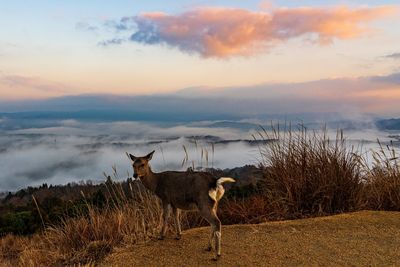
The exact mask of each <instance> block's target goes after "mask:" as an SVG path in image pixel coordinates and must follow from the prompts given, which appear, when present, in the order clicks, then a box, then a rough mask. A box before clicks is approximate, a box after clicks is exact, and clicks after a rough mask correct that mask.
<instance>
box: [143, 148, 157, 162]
mask: <svg viewBox="0 0 400 267" xmlns="http://www.w3.org/2000/svg"><path fill="white" fill-rule="evenodd" d="M154 152H155V151H154V150H153V151H151V152H150V153H149V154H147V155H146V156H145V158H146V159H147V160H151V159H152V158H153V154H154Z"/></svg>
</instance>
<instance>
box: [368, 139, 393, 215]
mask: <svg viewBox="0 0 400 267" xmlns="http://www.w3.org/2000/svg"><path fill="white" fill-rule="evenodd" d="M379 145H380V149H379V150H378V151H375V152H374V153H373V165H372V167H371V168H367V171H366V175H365V186H364V190H363V199H364V200H365V206H366V207H367V208H369V209H373V210H393V211H400V166H399V162H398V159H399V158H398V156H397V155H396V152H395V150H394V149H393V148H392V147H390V146H383V145H382V144H381V143H379Z"/></svg>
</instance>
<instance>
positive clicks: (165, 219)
mask: <svg viewBox="0 0 400 267" xmlns="http://www.w3.org/2000/svg"><path fill="white" fill-rule="evenodd" d="M162 206H163V212H162V221H161V232H160V237H159V238H158V239H160V240H163V239H164V238H165V233H166V232H167V223H168V217H169V205H168V203H164V202H163V203H162Z"/></svg>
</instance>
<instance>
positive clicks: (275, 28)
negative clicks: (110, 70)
mask: <svg viewBox="0 0 400 267" xmlns="http://www.w3.org/2000/svg"><path fill="white" fill-rule="evenodd" d="M395 9H396V8H395V7H393V6H382V7H374V8H348V7H335V8H281V9H273V10H271V11H270V12H264V11H263V12H253V11H248V10H244V9H227V8H201V9H194V10H191V11H188V12H185V13H182V14H179V15H168V14H165V13H159V12H157V13H144V14H141V15H139V16H135V17H133V18H132V20H133V21H134V22H136V25H137V31H136V32H135V33H133V34H132V36H131V37H130V39H131V41H135V42H141V43H146V44H166V45H168V46H171V47H176V48H178V49H180V50H181V51H184V52H187V53H195V54H199V55H201V56H203V57H217V58H226V57H232V56H237V55H253V54H255V53H258V52H260V51H264V50H265V49H266V48H268V47H271V46H274V45H276V44H277V43H279V42H284V41H287V40H289V39H292V38H296V37H307V38H308V39H310V38H311V39H312V40H313V41H315V42H316V43H318V44H330V43H332V42H333V41H334V40H335V39H342V40H345V39H350V38H356V37H358V36H360V35H362V34H364V33H365V32H367V31H368V30H369V27H368V22H370V21H372V20H375V19H378V18H381V17H385V16H387V15H389V14H391V13H393V12H394V10H395ZM125 20H126V18H125Z"/></svg>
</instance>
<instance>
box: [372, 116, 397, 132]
mask: <svg viewBox="0 0 400 267" xmlns="http://www.w3.org/2000/svg"><path fill="white" fill-rule="evenodd" d="M376 126H377V127H378V128H379V129H380V130H400V118H399V119H383V120H378V121H377V122H376Z"/></svg>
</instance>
